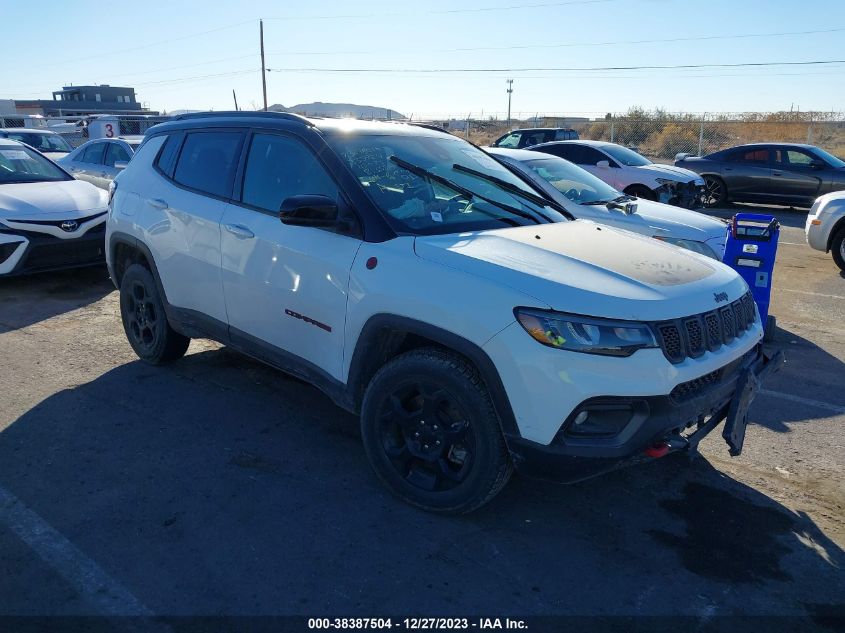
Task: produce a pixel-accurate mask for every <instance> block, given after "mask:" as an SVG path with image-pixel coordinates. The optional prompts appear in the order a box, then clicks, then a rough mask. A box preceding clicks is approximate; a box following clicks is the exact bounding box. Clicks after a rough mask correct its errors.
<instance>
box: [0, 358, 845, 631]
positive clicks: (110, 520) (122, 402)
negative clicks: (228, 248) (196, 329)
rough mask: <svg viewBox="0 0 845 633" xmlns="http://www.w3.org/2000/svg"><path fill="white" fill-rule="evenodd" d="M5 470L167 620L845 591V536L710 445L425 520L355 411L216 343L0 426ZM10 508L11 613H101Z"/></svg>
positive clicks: (641, 606)
mask: <svg viewBox="0 0 845 633" xmlns="http://www.w3.org/2000/svg"><path fill="white" fill-rule="evenodd" d="M0 465H2V468H0V487H2V489H4V490H5V491H6V492H7V493H9V494H11V495H13V496H14V497H15V498H16V499H17V500H18V501H19V503H21V504H23V505H25V506H26V507H27V508H29V509H30V510H32V511H33V512H35V513H36V514H37V515H38V516H39V517H40V518H41V520H43V521H44V522H46V523H47V524H49V525H50V526H52V528H53V529H55V530H57V531H58V532H59V533H60V534H61V535H62V536H63V537H64V538H65V539H67V540H68V541H69V542H70V543H71V544H72V545H73V546H74V548H75V551H77V552H79V553H80V555H84V556H85V557H86V558H87V559H90V560H91V561H93V562H94V563H95V564H96V565H97V566H99V568H100V569H102V570H103V571H104V572H105V573H106V574H107V575H108V576H109V577H111V578H113V579H114V580H115V581H116V582H118V583H120V585H121V586H122V587H123V588H125V589H126V590H127V591H129V592H131V594H132V595H133V596H135V597H136V598H137V599H138V601H139V602H140V603H141V604H143V605H145V606H146V607H147V608H148V609H150V610H151V611H152V612H154V613H155V614H165V615H176V614H181V615H191V614H211V615H250V614H251V615H256V614H260V615H280V614H312V615H321V616H325V615H326V614H358V615H368V616H373V615H390V614H393V615H394V617H395V616H396V615H399V614H403V617H406V616H408V615H411V614H415V613H419V614H426V615H429V614H431V615H433V614H449V613H461V614H480V615H497V614H516V613H518V614H524V615H531V614H535V615H536V614H569V615H596V614H604V615H607V614H626V615H638V614H651V615H672V614H685V615H688V616H693V617H694V618H696V619H698V620H701V621H702V622H705V621H707V620H708V619H709V618H711V617H713V616H714V615H719V614H731V613H743V614H748V615H755V614H769V615H771V614H792V615H798V616H808V614H812V613H827V612H828V608H829V607H830V605H834V606H835V605H837V604H841V603H843V602H845V587H843V585H842V583H841V572H842V569H843V566H845V555H843V551H842V549H841V548H840V547H839V546H838V545H836V543H834V542H833V541H832V540H831V539H830V538H829V537H828V535H826V533H825V532H824V531H823V530H822V529H821V528H820V527H819V526H817V525H816V524H815V523H814V522H813V521H812V520H811V519H810V518H809V517H808V516H807V515H804V514H801V513H796V512H793V511H792V510H790V509H788V508H786V507H784V506H782V505H781V504H779V503H778V502H776V501H775V500H773V499H771V498H769V497H768V496H766V495H765V494H762V493H761V492H759V491H757V490H755V489H753V488H750V487H749V486H746V485H745V484H743V483H741V482H739V481H737V480H735V479H733V478H731V477H729V476H727V475H725V474H723V473H720V472H719V471H717V470H716V469H715V468H714V467H712V466H711V465H710V464H709V463H708V462H707V461H705V460H704V458H699V459H698V460H696V461H694V462H693V463H691V464H690V463H689V462H687V461H686V460H685V459H675V458H674V457H673V458H667V459H664V460H657V461H655V462H654V463H650V464H647V465H644V466H641V467H637V468H632V469H628V470H624V471H618V472H615V473H611V474H609V475H606V476H604V477H602V478H598V479H594V480H591V481H588V482H583V483H581V484H577V485H572V486H566V487H562V486H554V485H551V484H545V483H538V482H533V481H528V480H525V479H522V478H518V477H517V478H515V479H514V481H512V482H511V484H510V485H509V486H508V487H507V488H506V489H505V490H504V491H503V492H502V494H501V495H500V496H499V497H498V498H497V499H495V500H494V501H493V502H492V503H491V504H490V505H489V506H486V507H485V508H483V509H481V510H480V511H478V512H476V513H474V514H471V515H468V516H464V517H457V518H456V517H440V516H434V515H431V514H427V513H424V512H421V511H418V510H416V509H415V508H412V507H410V506H408V505H406V504H404V503H402V502H400V501H398V500H397V499H395V498H394V497H393V496H391V495H390V494H389V493H388V492H386V491H385V489H384V488H383V487H382V486H381V485H380V484H379V483H378V481H377V480H376V478H375V476H374V475H373V474H372V472H371V470H370V468H369V465H368V464H367V462H366V459H365V456H364V452H363V449H362V447H361V442H360V434H359V430H358V421H357V419H356V418H355V417H354V416H352V415H349V414H348V413H345V412H343V411H341V410H340V409H338V408H336V407H335V406H334V405H333V404H332V403H331V401H330V400H329V399H328V398H326V397H324V396H322V395H321V394H320V393H319V392H317V391H316V390H315V389H314V388H312V387H310V386H308V385H304V384H303V383H301V382H299V381H296V380H293V379H288V378H286V377H285V376H283V375H281V374H278V373H276V372H274V371H271V370H268V369H266V368H264V367H263V366H262V365H259V364H257V363H254V362H252V361H249V360H246V359H244V358H243V357H241V356H239V355H237V354H235V353H233V352H230V351H228V350H226V349H225V348H224V349H220V350H213V351H205V352H201V353H196V354H192V355H190V356H188V357H186V358H185V359H183V360H181V361H179V362H177V363H175V364H173V365H171V366H168V367H166V368H154V367H150V366H147V365H144V364H142V363H140V362H132V363H128V364H125V365H122V366H120V367H117V368H115V369H113V370H111V371H108V372H106V373H104V374H103V375H101V376H99V377H98V378H97V379H95V380H93V381H91V382H89V383H87V384H83V385H80V386H78V387H76V388H73V389H67V390H64V391H61V392H59V393H56V394H54V395H52V396H50V397H49V398H47V399H45V400H44V401H42V402H41V403H40V404H38V405H37V406H35V407H33V408H32V409H31V410H29V411H28V412H27V413H25V414H24V415H22V416H21V417H20V418H18V419H17V420H15V421H14V422H13V423H11V424H10V425H9V426H8V427H7V428H6V429H5V430H4V431H3V432H2V433H0ZM6 496H7V497H8V495H6ZM3 516H4V515H3V513H2V509H0V560H6V561H11V562H13V563H12V564H10V565H8V567H7V569H8V573H4V574H3V575H2V576H3V578H0V612H3V613H17V614H33V613H34V614H41V615H43V614H65V613H91V607H90V605H89V603H88V602H87V597H86V595H85V594H84V592H80V590H79V589H78V587H75V586H68V584H67V583H65V582H62V581H61V579H59V580H56V578H55V576H56V571H54V568H55V567H56V566H58V567H61V566H62V565H66V564H69V563H68V562H67V561H66V560H64V559H61V557H59V558H60V559H61V560H52V561H50V564H51V565H53V567H51V566H50V565H47V564H45V563H43V562H42V561H39V560H37V557H34V555H33V553H32V552H31V551H29V550H28V549H27V546H26V545H24V542H23V541H22V540H21V539H19V538H17V537H16V536H14V535H13V534H12V533H11V532H9V530H8V526H6V525H3V524H2V517H3ZM18 527H19V528H20V526H18ZM21 529H23V528H21ZM34 558H35V560H33V559H34ZM63 571H66V570H61V569H60V570H59V575H61V573H62V572H63ZM65 575H66V576H68V577H70V576H72V574H65ZM808 605H809V606H808ZM808 617H809V616H808Z"/></svg>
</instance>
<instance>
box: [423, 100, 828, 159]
mask: <svg viewBox="0 0 845 633" xmlns="http://www.w3.org/2000/svg"><path fill="white" fill-rule="evenodd" d="M520 114H521V113H520ZM497 117H498V113H497V114H496V115H488V116H487V117H486V118H483V119H482V118H472V117H471V116H466V115H465V116H464V117H463V118H459V117H448V116H447V117H436V116H435V117H430V118H427V119H424V120H429V121H432V122H435V123H438V124H440V125H442V126H444V127H446V128H447V129H448V130H449V131H450V132H452V133H453V134H456V135H458V136H461V137H464V138H468V139H469V140H471V141H472V142H474V143H476V144H479V145H488V144H490V143H491V142H493V141H494V140H496V139H497V138H499V137H500V136H502V135H504V134H506V133H507V132H508V131H509V130H512V129H517V128H526V127H561V128H569V129H573V130H575V131H576V132H577V133H578V135H579V137H580V138H582V139H590V140H600V141H611V142H613V143H619V144H620V145H624V146H626V147H630V148H632V149H635V150H637V151H639V152H640V153H641V154H643V155H645V156H647V157H649V158H650V159H652V160H654V161H655V162H671V161H673V160H674V158H675V156H676V155H677V154H680V153H687V154H691V155H706V154H709V153H711V152H715V151H717V150H720V149H724V148H727V147H733V146H735V145H742V144H744V143H756V142H775V143H776V142H788V143H809V144H811V145H816V146H818V147H821V148H822V149H825V150H827V151H828V152H830V153H831V154H834V155H837V156H843V155H845V114H844V113H841V112H773V113H762V112H744V113H720V114H693V113H667V112H662V111H656V112H648V111H644V110H630V111H628V112H627V113H624V114H612V113H609V114H606V115H605V116H601V117H592V118H591V117H585V116H571V115H567V114H563V113H553V114H543V115H539V114H537V115H533V116H528V117H524V118H520V117H518V116H514V117H513V118H512V119H511V123H510V125H508V124H507V122H506V121H504V120H502V119H499V118H497ZM414 118H415V119H417V118H418V117H416V116H415V117H414ZM419 118H421V119H423V117H419Z"/></svg>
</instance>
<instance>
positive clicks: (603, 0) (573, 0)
mask: <svg viewBox="0 0 845 633" xmlns="http://www.w3.org/2000/svg"><path fill="white" fill-rule="evenodd" d="M621 1H622V0H566V1H565V2H539V3H527V4H514V5H509V6H504V7H475V8H471V9H439V10H431V11H421V12H416V13H413V12H411V13H409V12H406V11H402V12H400V11H378V12H371V13H344V14H329V15H289V16H278V17H270V18H264V19H265V20H278V21H284V22H292V21H299V20H348V19H356V18H385V17H391V18H404V17H412V16H418V15H455V14H459V13H483V12H494V11H514V10H518V9H547V8H552V7H567V6H573V5H590V4H607V3H608V2H621Z"/></svg>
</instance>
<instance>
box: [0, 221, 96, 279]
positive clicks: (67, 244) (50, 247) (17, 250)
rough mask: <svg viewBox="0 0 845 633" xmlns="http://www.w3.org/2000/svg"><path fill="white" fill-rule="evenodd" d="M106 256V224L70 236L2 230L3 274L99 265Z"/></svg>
mask: <svg viewBox="0 0 845 633" xmlns="http://www.w3.org/2000/svg"><path fill="white" fill-rule="evenodd" d="M104 256H105V223H101V224H99V225H97V226H94V227H92V228H90V229H89V230H88V231H86V232H85V233H84V234H83V235H81V236H79V237H74V238H68V239H62V238H59V237H55V236H53V235H48V234H46V233H36V232H30V231H5V232H3V233H0V277H7V276H16V275H24V274H29V273H35V272H41V271H46V270H60V269H64V268H76V267H81V266H91V265H96V264H100V263H102V262H103V260H104Z"/></svg>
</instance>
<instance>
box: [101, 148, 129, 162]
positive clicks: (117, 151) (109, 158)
mask: <svg viewBox="0 0 845 633" xmlns="http://www.w3.org/2000/svg"><path fill="white" fill-rule="evenodd" d="M108 145H109V148H108V149H107V150H106V165H108V166H109V167H114V164H115V163H116V162H117V161H119V160H122V161H126V162H128V161H129V152H127V151H126V149H124V147H123V146H122V145H121V144H120V143H109V144H108Z"/></svg>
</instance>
